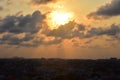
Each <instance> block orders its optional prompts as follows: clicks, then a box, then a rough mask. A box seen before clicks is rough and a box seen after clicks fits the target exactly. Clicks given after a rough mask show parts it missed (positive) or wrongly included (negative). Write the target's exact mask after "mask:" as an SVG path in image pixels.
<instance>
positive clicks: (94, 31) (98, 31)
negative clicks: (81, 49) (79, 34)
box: [86, 24, 120, 40]
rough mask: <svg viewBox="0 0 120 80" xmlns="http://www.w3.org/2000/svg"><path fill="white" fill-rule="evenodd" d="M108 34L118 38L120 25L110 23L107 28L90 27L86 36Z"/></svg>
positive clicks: (119, 36)
mask: <svg viewBox="0 0 120 80" xmlns="http://www.w3.org/2000/svg"><path fill="white" fill-rule="evenodd" d="M102 35H108V36H111V37H113V38H116V39H118V40H119V39H120V25H116V24H112V25H111V26H110V27H109V28H106V29H104V28H91V29H90V30H89V31H88V33H87V35H86V37H94V36H102Z"/></svg>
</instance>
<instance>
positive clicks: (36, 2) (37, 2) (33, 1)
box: [30, 0, 57, 5]
mask: <svg viewBox="0 0 120 80" xmlns="http://www.w3.org/2000/svg"><path fill="white" fill-rule="evenodd" d="M56 1H57V0H31V2H30V3H31V4H33V5H40V4H47V3H49V2H56Z"/></svg>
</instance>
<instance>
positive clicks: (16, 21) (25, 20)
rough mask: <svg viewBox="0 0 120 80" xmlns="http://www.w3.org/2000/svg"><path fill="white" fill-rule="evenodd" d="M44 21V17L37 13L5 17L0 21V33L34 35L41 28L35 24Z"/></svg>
mask: <svg viewBox="0 0 120 80" xmlns="http://www.w3.org/2000/svg"><path fill="white" fill-rule="evenodd" d="M44 19H45V15H42V14H41V13H40V12H39V11H35V12H34V13H33V14H32V15H26V16H23V15H21V16H7V17H6V18H4V19H2V20H0V33H4V32H10V33H23V32H28V33H36V32H38V31H39V29H40V27H41V26H39V25H37V24H39V23H42V22H43V20H44Z"/></svg>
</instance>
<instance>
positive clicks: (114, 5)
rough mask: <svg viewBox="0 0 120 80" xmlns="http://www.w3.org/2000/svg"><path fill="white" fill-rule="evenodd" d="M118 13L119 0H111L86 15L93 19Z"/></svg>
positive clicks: (119, 7)
mask: <svg viewBox="0 0 120 80" xmlns="http://www.w3.org/2000/svg"><path fill="white" fill-rule="evenodd" d="M118 15H120V0H112V1H111V2H110V3H107V4H105V5H103V6H101V7H100V8H98V9H97V11H95V12H92V13H89V14H88V15H87V17H88V18H94V19H104V18H110V17H113V16H118Z"/></svg>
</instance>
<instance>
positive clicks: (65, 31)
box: [43, 21, 85, 39]
mask: <svg viewBox="0 0 120 80" xmlns="http://www.w3.org/2000/svg"><path fill="white" fill-rule="evenodd" d="M84 30H85V25H83V24H77V23H75V22H74V21H70V22H69V23H67V24H65V25H61V26H59V28H58V29H54V30H46V31H44V32H43V33H44V34H45V35H46V36H54V37H60V38H62V39H71V38H74V37H82V36H83V31H84Z"/></svg>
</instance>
